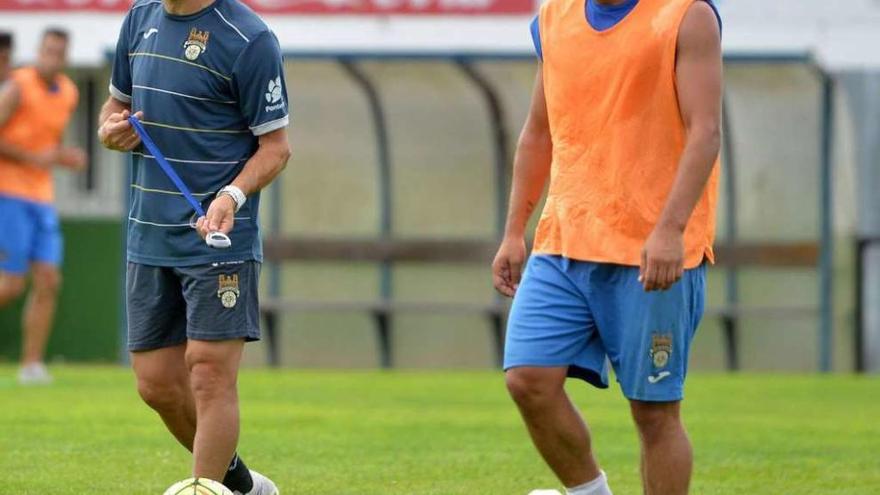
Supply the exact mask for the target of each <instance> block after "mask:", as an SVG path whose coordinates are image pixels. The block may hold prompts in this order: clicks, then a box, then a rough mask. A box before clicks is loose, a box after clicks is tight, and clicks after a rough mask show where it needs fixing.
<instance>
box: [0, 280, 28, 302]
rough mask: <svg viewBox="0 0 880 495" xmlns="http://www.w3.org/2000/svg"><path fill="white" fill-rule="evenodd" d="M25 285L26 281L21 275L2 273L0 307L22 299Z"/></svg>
mask: <svg viewBox="0 0 880 495" xmlns="http://www.w3.org/2000/svg"><path fill="white" fill-rule="evenodd" d="M25 285H26V283H25V279H24V277H22V276H20V275H9V274H4V273H0V305H2V304H5V303H7V302H9V301H12V300H13V299H18V298H19V297H21V295H22V294H23V293H24V289H25Z"/></svg>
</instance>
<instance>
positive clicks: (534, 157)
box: [492, 67, 553, 297]
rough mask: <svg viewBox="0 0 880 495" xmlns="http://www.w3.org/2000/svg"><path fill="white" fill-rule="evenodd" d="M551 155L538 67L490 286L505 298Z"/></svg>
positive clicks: (514, 281)
mask: <svg viewBox="0 0 880 495" xmlns="http://www.w3.org/2000/svg"><path fill="white" fill-rule="evenodd" d="M552 153H553V144H552V141H551V138H550V123H549V121H548V117H547V101H546V98H545V97H544V76H543V72H542V69H541V68H540V67H539V68H538V74H537V76H536V77H535V88H534V90H533V93H532V104H531V107H530V109H529V115H528V117H526V122H525V125H524V126H523V130H522V132H521V133H520V137H519V142H518V143H517V148H516V157H515V158H514V164H513V184H512V186H511V192H510V204H509V206H508V212H507V224H506V227H505V232H504V241H503V242H502V244H501V247H500V248H499V250H498V254H497V255H496V256H495V261H494V263H493V264H492V275H493V284H494V285H495V288H496V289H497V290H498V291H499V292H500V293H502V294H504V295H506V296H508V297H512V296H513V295H514V293H515V292H516V289H517V287H518V286H519V281H520V277H521V276H522V267H523V264H525V258H526V248H525V228H526V224H527V223H528V222H529V218H530V217H531V216H532V213H533V212H534V210H535V207H536V206H537V204H538V201H540V199H541V194H542V193H543V192H544V186H545V185H546V184H547V177H548V176H549V175H550V162H551V160H552Z"/></svg>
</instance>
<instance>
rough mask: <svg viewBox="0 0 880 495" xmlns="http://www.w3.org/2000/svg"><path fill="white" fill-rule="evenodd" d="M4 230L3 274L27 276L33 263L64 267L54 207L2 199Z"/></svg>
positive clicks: (1, 244) (0, 248)
mask: <svg viewBox="0 0 880 495" xmlns="http://www.w3.org/2000/svg"><path fill="white" fill-rule="evenodd" d="M0 229H2V231H3V232H2V234H0V271H3V272H7V273H11V274H14V275H24V274H26V273H27V272H28V269H29V267H30V264H31V263H33V262H39V263H47V264H49V265H54V266H58V265H60V264H61V254H62V242H61V228H60V227H59V223H58V213H56V212H55V208H54V207H53V206H52V205H49V204H42V203H35V202H33V201H26V200H24V199H17V198H12V197H9V196H0Z"/></svg>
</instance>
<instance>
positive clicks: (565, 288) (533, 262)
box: [504, 255, 706, 402]
mask: <svg viewBox="0 0 880 495" xmlns="http://www.w3.org/2000/svg"><path fill="white" fill-rule="evenodd" d="M638 276H639V269H638V267H631V266H621V265H612V264H604V263H590V262H585V261H576V260H570V259H567V258H563V257H560V256H545V255H536V256H532V257H531V259H530V260H529V262H528V265H527V267H526V270H525V273H524V274H523V278H522V281H521V283H520V286H519V288H518V289H517V292H516V297H515V298H514V300H513V307H512V308H511V310H510V319H509V323H508V327H507V342H506V345H505V350H504V369H505V370H508V369H510V368H517V367H524V366H534V367H568V370H569V371H568V374H569V376H571V377H575V378H581V379H583V380H586V381H587V382H589V383H591V384H593V385H595V386H596V387H599V388H607V387H608V363H609V362H610V363H611V366H613V367H614V372H615V375H616V376H617V381H618V382H619V383H620V386H621V388H622V389H623V394H624V395H625V396H626V397H627V398H629V399H633V400H640V401H652V402H672V401H679V400H681V399H682V398H683V397H684V380H685V375H686V374H687V366H688V353H689V351H690V345H691V340H692V339H693V337H694V333H695V332H696V329H697V326H698V325H699V322H700V318H701V317H702V315H703V307H704V303H705V292H706V266H705V265H702V266H700V267H698V268H694V269H692V270H687V271H685V274H684V276H683V277H682V279H681V280H680V281H679V282H677V283H676V284H675V285H673V286H672V287H671V288H670V289H669V290H666V291H663V292H645V291H644V289H643V288H642V285H641V283H639V281H638Z"/></svg>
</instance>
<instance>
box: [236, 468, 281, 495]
mask: <svg viewBox="0 0 880 495" xmlns="http://www.w3.org/2000/svg"><path fill="white" fill-rule="evenodd" d="M250 471H251V479H253V480H254V487H253V488H252V489H251V491H249V492H247V493H241V492H234V494H235V495H278V487H277V486H275V483H274V482H272V480H270V479H269V478H267V477H265V476H263V475H262V474H260V473H258V472H256V471H254V470H253V469H251V470H250Z"/></svg>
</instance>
